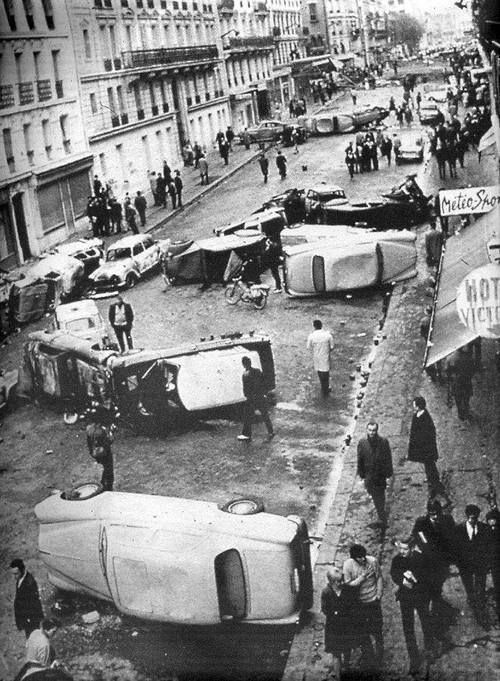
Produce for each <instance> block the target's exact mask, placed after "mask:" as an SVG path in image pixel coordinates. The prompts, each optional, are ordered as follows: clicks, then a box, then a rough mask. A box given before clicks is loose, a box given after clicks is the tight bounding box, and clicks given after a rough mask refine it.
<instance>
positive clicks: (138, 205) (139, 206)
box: [134, 191, 148, 227]
mask: <svg viewBox="0 0 500 681" xmlns="http://www.w3.org/2000/svg"><path fill="white" fill-rule="evenodd" d="M147 205H148V204H147V201H146V199H145V198H144V196H143V195H142V193H141V192H140V191H139V192H137V196H136V197H135V199H134V206H135V209H136V211H137V212H138V213H139V218H140V220H141V226H142V227H144V225H145V224H146V206H147Z"/></svg>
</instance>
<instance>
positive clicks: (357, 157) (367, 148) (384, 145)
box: [345, 130, 401, 180]
mask: <svg viewBox="0 0 500 681" xmlns="http://www.w3.org/2000/svg"><path fill="white" fill-rule="evenodd" d="M393 138H394V139H391V137H390V135H387V134H385V133H384V132H382V130H377V131H376V132H372V131H371V130H369V131H368V132H366V133H363V132H358V133H357V134H356V139H355V140H354V141H353V142H352V141H351V142H349V144H348V145H347V147H346V149H345V164H346V166H347V170H348V171H349V176H350V178H351V180H352V179H354V175H356V174H358V173H369V172H370V171H371V170H378V169H379V154H380V156H382V157H385V158H386V159H387V165H388V166H390V165H391V158H392V152H393V150H394V153H395V155H397V154H398V150H399V147H400V146H401V140H400V139H399V137H398V136H397V135H393Z"/></svg>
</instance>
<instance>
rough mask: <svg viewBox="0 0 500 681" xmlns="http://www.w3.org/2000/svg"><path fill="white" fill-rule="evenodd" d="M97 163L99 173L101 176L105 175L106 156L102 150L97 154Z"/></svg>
mask: <svg viewBox="0 0 500 681" xmlns="http://www.w3.org/2000/svg"><path fill="white" fill-rule="evenodd" d="M99 164H100V166H101V175H102V176H103V177H106V175H107V174H108V173H107V168H106V156H105V154H104V152H102V153H101V154H99Z"/></svg>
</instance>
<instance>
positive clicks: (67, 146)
mask: <svg viewBox="0 0 500 681" xmlns="http://www.w3.org/2000/svg"><path fill="white" fill-rule="evenodd" d="M59 126H60V128H61V135H62V140H63V147H64V151H65V152H66V153H67V154H69V152H70V151H71V140H70V138H69V128H68V116H67V114H61V116H59Z"/></svg>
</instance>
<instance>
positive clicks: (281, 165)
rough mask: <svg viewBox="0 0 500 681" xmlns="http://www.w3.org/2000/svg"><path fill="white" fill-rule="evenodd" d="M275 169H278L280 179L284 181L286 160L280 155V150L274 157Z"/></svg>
mask: <svg viewBox="0 0 500 681" xmlns="http://www.w3.org/2000/svg"><path fill="white" fill-rule="evenodd" d="M276 167H277V168H278V172H279V174H280V177H281V179H282V180H284V179H285V177H286V158H285V156H283V154H282V153H281V150H279V151H278V155H277V156H276Z"/></svg>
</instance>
